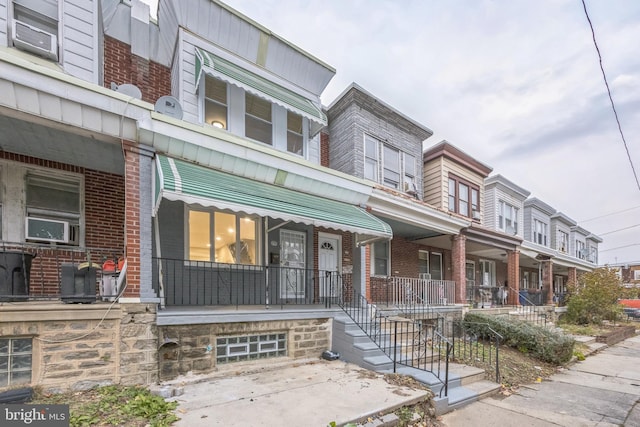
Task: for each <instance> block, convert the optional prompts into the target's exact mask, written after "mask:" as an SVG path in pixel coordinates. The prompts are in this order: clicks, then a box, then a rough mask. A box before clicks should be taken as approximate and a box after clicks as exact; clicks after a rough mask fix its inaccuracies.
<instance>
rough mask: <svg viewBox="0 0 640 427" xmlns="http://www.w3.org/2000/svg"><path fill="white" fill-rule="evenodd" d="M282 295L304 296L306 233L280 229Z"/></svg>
mask: <svg viewBox="0 0 640 427" xmlns="http://www.w3.org/2000/svg"><path fill="white" fill-rule="evenodd" d="M280 245H281V247H282V248H281V250H280V297H281V298H304V297H305V274H306V270H305V267H306V259H307V251H306V246H307V245H306V235H305V233H302V232H300V231H292V230H280Z"/></svg>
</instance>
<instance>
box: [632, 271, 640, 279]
mask: <svg viewBox="0 0 640 427" xmlns="http://www.w3.org/2000/svg"><path fill="white" fill-rule="evenodd" d="M633 280H640V270H633Z"/></svg>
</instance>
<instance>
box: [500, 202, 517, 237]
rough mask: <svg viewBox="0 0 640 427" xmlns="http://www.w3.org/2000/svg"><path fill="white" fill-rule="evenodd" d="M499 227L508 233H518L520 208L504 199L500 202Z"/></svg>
mask: <svg viewBox="0 0 640 427" xmlns="http://www.w3.org/2000/svg"><path fill="white" fill-rule="evenodd" d="M498 228H499V229H500V230H502V231H504V232H505V233H508V234H514V235H515V234H516V233H518V208H516V207H515V206H513V205H510V204H509V203H507V202H505V201H503V200H500V201H499V202H498Z"/></svg>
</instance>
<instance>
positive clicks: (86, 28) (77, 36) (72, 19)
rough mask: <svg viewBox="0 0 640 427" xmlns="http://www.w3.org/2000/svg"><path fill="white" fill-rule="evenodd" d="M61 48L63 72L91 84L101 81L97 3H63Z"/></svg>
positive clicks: (83, 0)
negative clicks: (99, 78) (99, 79)
mask: <svg viewBox="0 0 640 427" xmlns="http://www.w3.org/2000/svg"><path fill="white" fill-rule="evenodd" d="M60 22H61V24H62V31H61V34H62V38H61V42H60V46H61V49H62V52H61V55H60V56H61V61H62V63H63V67H64V70H65V71H66V72H67V73H69V74H71V75H72V76H75V77H78V78H81V79H83V80H86V81H88V82H92V83H96V84H98V83H100V82H99V81H98V76H99V73H98V65H99V64H98V52H99V46H98V42H99V37H98V2H97V0H90V1H87V0H66V1H64V2H63V3H62V16H61V19H60Z"/></svg>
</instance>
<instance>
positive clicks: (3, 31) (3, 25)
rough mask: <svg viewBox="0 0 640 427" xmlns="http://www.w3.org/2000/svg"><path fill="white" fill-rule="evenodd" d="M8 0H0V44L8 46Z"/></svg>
mask: <svg viewBox="0 0 640 427" xmlns="http://www.w3.org/2000/svg"><path fill="white" fill-rule="evenodd" d="M8 1H10V0H0V46H9V38H8V37H9V34H8V33H7V26H8V25H9V22H8V21H9V15H8V14H9V8H8V7H7V2H8Z"/></svg>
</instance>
